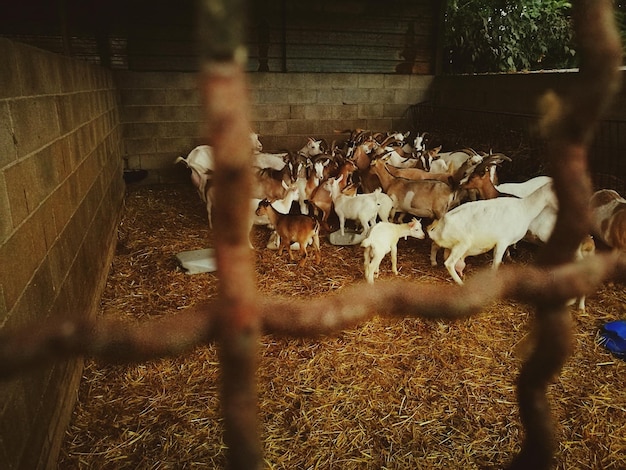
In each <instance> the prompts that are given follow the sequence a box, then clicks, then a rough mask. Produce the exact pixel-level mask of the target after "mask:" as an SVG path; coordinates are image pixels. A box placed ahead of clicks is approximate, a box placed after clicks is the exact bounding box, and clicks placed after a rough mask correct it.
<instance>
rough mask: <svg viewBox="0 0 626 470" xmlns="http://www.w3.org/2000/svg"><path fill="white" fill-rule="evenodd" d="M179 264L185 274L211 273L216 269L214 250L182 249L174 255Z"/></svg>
mask: <svg viewBox="0 0 626 470" xmlns="http://www.w3.org/2000/svg"><path fill="white" fill-rule="evenodd" d="M176 259H177V260H178V262H179V263H180V265H181V266H182V267H183V269H185V270H186V271H187V274H199V273H212V272H214V271H217V263H216V261H215V250H214V249H213V248H204V249H201V250H191V251H182V252H180V253H178V254H177V255H176Z"/></svg>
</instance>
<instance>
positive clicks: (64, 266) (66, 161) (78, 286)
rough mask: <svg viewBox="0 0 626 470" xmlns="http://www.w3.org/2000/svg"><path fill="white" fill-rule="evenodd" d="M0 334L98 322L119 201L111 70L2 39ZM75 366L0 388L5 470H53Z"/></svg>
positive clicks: (41, 372) (31, 375)
mask: <svg viewBox="0 0 626 470" xmlns="http://www.w3.org/2000/svg"><path fill="white" fill-rule="evenodd" d="M0 57H2V59H3V66H2V68H0V263H1V264H0V328H2V329H5V330H9V331H10V329H11V328H13V327H17V326H20V325H24V324H26V323H34V324H37V323H38V322H42V321H44V320H46V319H54V318H61V317H62V316H65V315H81V316H84V315H93V314H94V313H95V309H96V306H97V304H98V301H99V298H100V294H101V290H102V288H103V282H104V281H105V279H106V272H107V270H108V266H109V264H110V260H111V256H112V249H113V248H114V247H115V243H113V241H114V235H115V229H116V227H117V221H118V217H119V214H120V210H121V203H122V199H123V194H124V185H123V179H122V159H121V139H122V136H121V127H120V125H119V116H118V94H117V91H116V89H115V86H114V82H113V78H112V76H111V74H110V72H108V71H106V70H105V69H102V68H99V67H94V66H90V65H88V64H85V63H82V62H78V61H73V60H71V59H68V58H65V57H63V56H60V55H56V54H52V53H47V52H43V51H41V50H38V49H34V48H32V47H29V46H25V45H21V44H18V43H13V42H10V41H8V40H6V39H0ZM81 370H82V364H81V362H80V361H71V362H68V363H59V364H57V365H55V366H54V367H50V368H45V369H41V370H36V371H34V372H29V373H26V374H24V375H23V376H21V377H20V378H17V379H14V380H11V381H8V382H0V462H1V464H0V466H1V467H2V468H3V469H13V468H15V469H17V468H19V469H22V468H23V469H35V468H45V467H47V466H48V467H50V468H55V464H56V456H57V453H58V448H59V445H60V441H59V438H60V437H61V436H62V434H63V432H64V430H65V428H66V426H67V423H68V420H69V417H70V413H71V409H72V406H73V404H74V399H75V395H76V390H77V387H78V382H79V380H80V375H81Z"/></svg>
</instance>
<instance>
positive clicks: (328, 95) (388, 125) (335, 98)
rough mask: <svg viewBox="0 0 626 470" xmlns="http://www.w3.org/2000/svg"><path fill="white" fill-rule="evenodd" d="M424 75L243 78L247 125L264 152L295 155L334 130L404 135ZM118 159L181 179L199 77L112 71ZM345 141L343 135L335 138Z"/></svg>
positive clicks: (191, 139) (191, 143)
mask: <svg viewBox="0 0 626 470" xmlns="http://www.w3.org/2000/svg"><path fill="white" fill-rule="evenodd" d="M432 80H433V77H432V76H427V75H394V74H339V73H337V74H330V73H329V74H323V73H322V74H319V73H318V74H307V73H290V74H281V73H251V74H249V83H250V101H251V106H252V109H251V112H252V116H251V117H252V124H253V127H254V130H256V131H257V132H258V133H259V134H261V142H262V143H263V145H264V150H265V151H280V150H282V149H289V150H298V149H299V148H301V147H302V146H303V145H304V144H305V143H306V140H307V138H308V137H316V138H325V139H327V140H328V141H329V142H331V141H332V139H334V138H337V135H335V134H334V130H335V129H339V130H343V129H353V128H365V129H372V130H380V131H387V130H392V129H394V130H405V129H407V122H406V121H405V119H404V113H405V111H406V110H407V108H408V107H409V105H411V104H414V103H418V102H421V101H424V100H426V99H427V98H428V93H429V87H430V84H431V82H432ZM116 81H117V84H118V87H119V89H120V94H121V119H122V122H123V128H124V145H125V148H124V152H125V158H126V159H127V164H128V168H129V169H147V170H153V171H155V172H156V173H159V174H160V176H159V177H158V180H159V181H166V180H168V179H170V178H172V177H173V176H174V177H178V176H181V175H182V176H185V177H186V176H187V174H186V173H185V172H184V171H182V170H184V168H180V167H182V165H180V166H179V168H174V167H173V166H172V162H173V161H174V159H175V158H176V157H177V156H179V155H186V154H187V153H189V151H190V150H192V149H193V148H194V147H195V146H196V145H199V144H201V143H210V142H206V141H204V140H203V139H202V138H201V132H202V129H201V120H202V114H201V108H200V104H199V103H200V98H199V93H198V90H197V85H198V80H197V75H196V74H193V73H137V72H117V73H116ZM339 137H341V138H345V136H339Z"/></svg>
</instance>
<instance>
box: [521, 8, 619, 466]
mask: <svg viewBox="0 0 626 470" xmlns="http://www.w3.org/2000/svg"><path fill="white" fill-rule="evenodd" d="M573 6H574V9H573V13H574V15H573V19H574V32H575V35H576V38H577V40H578V48H577V49H578V53H579V55H580V62H581V63H580V71H579V73H578V76H577V84H576V87H575V88H574V90H573V91H572V92H570V95H569V96H563V97H560V96H557V95H556V94H554V93H549V94H547V95H546V96H545V97H544V99H543V102H542V105H543V108H544V109H543V118H542V122H541V127H542V132H543V134H544V136H545V138H546V141H547V149H548V155H549V157H550V173H551V174H552V176H553V177H554V189H555V192H556V194H557V197H558V199H559V214H558V218H557V222H556V225H555V228H554V231H553V233H552V236H551V237H550V240H549V241H548V243H547V245H546V246H545V247H544V249H543V250H542V251H541V253H540V257H539V260H538V264H539V265H542V266H545V267H554V266H556V265H560V264H564V263H568V262H570V261H572V259H573V258H574V253H575V251H576V249H577V247H578V245H579V244H580V242H581V240H582V238H583V237H584V236H585V235H586V234H588V233H590V228H591V216H590V211H589V207H588V201H589V198H590V196H591V192H592V184H591V179H590V177H589V172H588V161H587V159H588V150H589V145H590V144H591V140H592V137H593V134H594V131H595V128H596V126H597V122H598V120H599V118H600V117H601V116H602V115H603V113H604V112H605V111H606V109H607V108H608V106H609V105H610V104H611V102H612V100H613V98H614V96H615V93H616V92H617V90H618V88H619V86H620V73H619V66H620V65H621V60H622V46H621V40H620V37H619V34H618V32H617V28H616V25H615V20H614V15H613V2H612V1H611V0H579V1H577V2H574V3H573ZM571 323H572V322H571V318H570V313H569V310H568V309H567V308H566V306H565V305H564V303H562V302H561V303H559V302H555V301H550V302H538V303H537V319H536V322H535V325H534V331H535V333H536V335H535V336H536V343H537V344H536V346H535V348H534V351H533V352H532V355H531V356H530V357H529V359H528V360H527V361H526V362H525V363H524V365H523V367H522V370H521V372H520V376H519V379H518V388H517V396H518V401H519V408H520V418H521V421H522V424H523V425H524V429H525V432H526V436H525V440H524V442H523V444H522V450H521V452H520V454H519V455H518V456H517V457H516V458H515V459H514V460H513V462H512V464H511V466H510V469H513V470H517V469H526V468H534V469H549V468H551V467H552V464H553V462H552V460H553V457H554V455H555V452H556V448H557V444H556V439H555V436H554V425H553V423H552V417H551V413H550V404H549V401H548V396H547V389H548V385H549V384H550V383H551V382H552V381H553V380H554V378H555V377H557V376H558V375H559V374H560V373H561V370H562V368H563V365H564V364H565V362H566V361H567V359H568V358H569V357H570V356H571V354H572V351H573V343H574V340H573V331H572V329H573V328H572V324H571Z"/></svg>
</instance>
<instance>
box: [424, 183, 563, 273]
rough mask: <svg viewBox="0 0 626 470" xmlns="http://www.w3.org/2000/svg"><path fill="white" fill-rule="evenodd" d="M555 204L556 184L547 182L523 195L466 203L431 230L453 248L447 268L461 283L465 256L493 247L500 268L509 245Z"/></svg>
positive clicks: (442, 244)
mask: <svg viewBox="0 0 626 470" xmlns="http://www.w3.org/2000/svg"><path fill="white" fill-rule="evenodd" d="M551 204H554V197H553V192H552V185H551V184H546V185H544V186H542V187H540V188H539V189H537V190H535V191H534V192H533V193H531V194H530V195H528V196H527V197H525V198H521V199H517V198H510V197H499V198H495V199H489V200H486V201H475V202H468V203H466V204H462V205H460V206H458V207H456V208H455V209H452V210H451V211H449V212H447V213H446V214H445V215H444V216H443V217H442V218H441V219H440V220H436V221H434V222H433V223H432V224H431V225H430V226H429V227H428V229H427V232H428V235H429V236H430V238H431V240H432V241H433V242H434V243H436V244H437V245H438V246H440V247H442V248H446V249H447V250H449V254H448V257H447V259H446V260H445V263H444V264H445V266H446V269H447V270H448V272H449V273H450V275H451V276H452V278H453V279H454V280H455V281H456V282H457V284H463V280H462V279H461V277H460V274H462V273H463V268H464V267H465V257H467V256H476V255H480V254H483V253H486V252H488V251H490V250H491V249H493V250H494V254H493V264H492V266H493V268H494V269H496V268H497V267H498V266H499V265H500V264H501V263H502V258H503V256H504V253H505V252H506V249H507V248H508V247H509V246H510V245H513V244H514V243H517V242H518V241H519V240H521V239H522V238H523V237H524V235H526V232H527V231H528V226H529V225H530V223H531V221H532V220H533V219H534V218H535V217H537V216H538V215H539V214H540V213H541V211H543V210H544V208H545V207H546V206H548V205H551ZM555 209H556V208H555Z"/></svg>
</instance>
